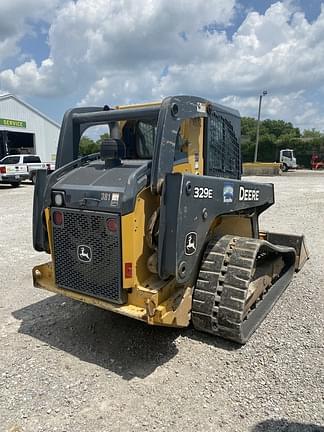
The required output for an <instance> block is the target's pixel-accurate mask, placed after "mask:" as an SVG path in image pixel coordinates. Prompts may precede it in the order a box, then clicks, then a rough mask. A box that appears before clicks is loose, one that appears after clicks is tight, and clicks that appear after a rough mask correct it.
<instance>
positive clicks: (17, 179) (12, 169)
mask: <svg viewBox="0 0 324 432" xmlns="http://www.w3.org/2000/svg"><path fill="white" fill-rule="evenodd" d="M39 169H47V171H48V172H52V171H54V169H55V163H53V162H42V161H41V159H40V157H39V156H37V155H28V154H18V155H9V156H5V157H4V158H3V159H1V160H0V183H7V184H11V185H12V186H13V187H18V186H19V185H20V183H21V181H22V180H31V181H32V183H33V184H35V181H36V172H37V170H39Z"/></svg>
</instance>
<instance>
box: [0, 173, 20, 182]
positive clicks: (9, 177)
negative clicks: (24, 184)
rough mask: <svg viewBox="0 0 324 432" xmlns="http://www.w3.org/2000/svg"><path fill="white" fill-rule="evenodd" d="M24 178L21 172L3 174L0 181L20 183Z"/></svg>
mask: <svg viewBox="0 0 324 432" xmlns="http://www.w3.org/2000/svg"><path fill="white" fill-rule="evenodd" d="M21 180H22V178H21V176H20V175H19V174H1V175H0V183H4V184H10V183H19V182H21Z"/></svg>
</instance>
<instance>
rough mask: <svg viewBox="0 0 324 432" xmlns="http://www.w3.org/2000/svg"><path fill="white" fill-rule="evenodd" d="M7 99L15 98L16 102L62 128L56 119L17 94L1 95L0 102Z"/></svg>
mask: <svg viewBox="0 0 324 432" xmlns="http://www.w3.org/2000/svg"><path fill="white" fill-rule="evenodd" d="M6 99H13V100H15V101H16V102H18V103H20V104H21V105H23V106H25V107H26V108H28V109H29V110H31V111H33V112H34V113H36V114H37V115H39V116H40V117H43V118H44V119H45V120H47V121H48V122H50V123H52V125H54V126H56V127H58V128H60V127H61V126H60V125H59V124H58V123H56V122H55V121H54V120H52V119H51V118H49V117H47V116H46V115H45V114H43V113H42V112H41V111H38V109H36V108H34V107H33V106H32V105H29V104H28V103H27V102H25V101H23V100H22V99H19V98H18V97H17V96H15V95H13V94H10V93H7V94H3V95H0V102H1V101H3V100H6Z"/></svg>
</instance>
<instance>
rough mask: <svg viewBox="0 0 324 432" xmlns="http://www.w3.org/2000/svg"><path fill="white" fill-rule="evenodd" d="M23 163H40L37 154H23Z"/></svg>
mask: <svg viewBox="0 0 324 432" xmlns="http://www.w3.org/2000/svg"><path fill="white" fill-rule="evenodd" d="M24 163H40V158H39V156H24Z"/></svg>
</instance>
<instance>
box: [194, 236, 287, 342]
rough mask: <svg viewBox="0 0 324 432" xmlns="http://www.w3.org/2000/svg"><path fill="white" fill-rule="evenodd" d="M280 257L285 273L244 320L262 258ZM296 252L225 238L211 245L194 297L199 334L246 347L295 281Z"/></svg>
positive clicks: (285, 248)
mask: <svg viewBox="0 0 324 432" xmlns="http://www.w3.org/2000/svg"><path fill="white" fill-rule="evenodd" d="M265 254H266V255H267V254H271V255H275V256H278V255H279V256H281V257H282V258H283V260H284V263H285V265H284V269H283V271H282V273H281V275H280V277H279V278H278V280H277V281H275V282H274V283H273V284H272V285H271V286H270V287H269V288H267V289H266V290H265V291H264V292H263V294H262V296H261V297H260V298H259V299H257V301H256V302H255V303H254V304H253V305H252V307H251V308H250V310H249V311H248V314H247V315H246V316H245V318H244V319H243V313H244V311H245V304H246V300H247V292H248V287H249V283H250V282H251V280H252V277H253V272H254V268H255V265H256V261H257V259H258V258H259V257H260V255H265ZM294 264H295V250H294V249H293V248H290V247H282V246H276V245H273V244H271V243H269V242H267V241H265V240H258V239H252V238H246V237H238V236H232V235H226V236H224V237H222V238H221V239H220V240H218V241H217V242H215V241H214V242H213V241H212V242H210V243H209V244H208V246H207V249H206V252H205V255H204V258H203V260H202V263H201V267H200V271H199V275H198V278H197V282H196V287H195V289H194V293H193V302H192V322H193V325H194V327H195V328H196V329H197V330H201V331H204V332H207V333H211V334H213V335H217V336H221V337H223V338H225V339H230V340H233V341H235V342H238V343H240V344H243V343H246V342H247V340H248V339H249V338H250V336H251V335H252V333H253V332H254V331H255V330H256V328H257V327H258V326H259V325H260V323H261V322H262V320H263V319H264V318H265V316H266V315H267V313H268V312H269V311H270V310H271V309H272V307H273V305H274V303H275V302H276V300H277V299H278V298H279V297H280V295H281V294H282V292H283V291H284V289H285V288H286V287H287V285H288V284H289V282H290V281H291V279H292V276H293V273H294Z"/></svg>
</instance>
